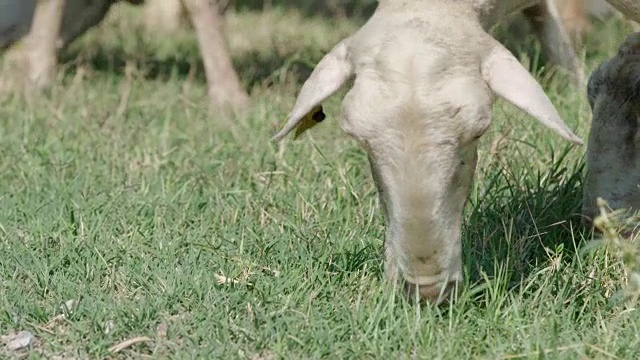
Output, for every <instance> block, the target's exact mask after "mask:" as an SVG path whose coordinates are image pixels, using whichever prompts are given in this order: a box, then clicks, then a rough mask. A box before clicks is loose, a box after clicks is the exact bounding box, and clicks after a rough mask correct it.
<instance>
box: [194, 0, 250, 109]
mask: <svg viewBox="0 0 640 360" xmlns="http://www.w3.org/2000/svg"><path fill="white" fill-rule="evenodd" d="M182 1H183V4H184V6H185V8H186V9H187V12H188V13H189V17H190V19H191V22H192V24H193V27H194V28H195V30H196V36H197V38H198V44H199V46H200V51H201V53H202V61H203V63H204V71H205V75H206V77H207V86H208V88H209V97H210V98H211V101H212V102H213V103H214V104H215V105H217V106H222V107H226V106H231V107H233V108H235V109H240V108H243V107H244V106H246V105H247V103H248V101H249V98H248V96H247V94H246V92H245V91H244V89H243V88H242V85H241V84H240V80H239V78H238V75H237V74H236V72H235V70H234V68H233V64H232V63H231V56H230V55H229V50H228V49H227V45H226V43H225V40H224V34H223V29H222V17H221V16H220V14H219V13H218V4H217V1H216V0H182Z"/></svg>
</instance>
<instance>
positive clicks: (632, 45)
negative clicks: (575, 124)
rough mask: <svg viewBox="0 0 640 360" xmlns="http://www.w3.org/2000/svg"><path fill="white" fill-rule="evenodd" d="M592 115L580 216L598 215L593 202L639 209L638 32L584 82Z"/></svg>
mask: <svg viewBox="0 0 640 360" xmlns="http://www.w3.org/2000/svg"><path fill="white" fill-rule="evenodd" d="M587 95H588V99H589V105H590V106H591V110H592V113H593V120H592V123H591V130H590V133H589V142H588V146H587V156H586V165H587V175H586V178H585V182H584V189H583V191H584V196H583V207H582V213H583V215H584V218H585V219H586V220H587V221H592V220H593V219H594V217H595V216H597V214H598V205H597V198H598V197H600V198H603V199H604V200H606V201H607V202H608V204H609V206H610V207H611V208H612V209H631V210H633V211H638V210H640V32H637V33H634V34H632V35H631V36H629V37H628V38H627V40H626V41H625V42H624V43H622V45H621V46H620V49H619V50H618V53H617V54H616V55H615V56H614V57H613V58H612V59H610V60H607V61H605V62H603V63H602V64H601V65H600V66H599V67H598V68H597V69H596V70H595V71H594V72H593V74H591V77H590V78H589V84H588V87H587Z"/></svg>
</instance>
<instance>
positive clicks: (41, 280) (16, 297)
mask: <svg viewBox="0 0 640 360" xmlns="http://www.w3.org/2000/svg"><path fill="white" fill-rule="evenodd" d="M123 9H124V8H123ZM131 14H133V15H131ZM134 15H135V12H133V13H128V12H127V13H119V14H115V15H114V16H112V17H110V19H109V20H108V21H107V23H106V24H105V25H104V26H102V27H100V28H98V29H94V30H92V32H91V33H90V34H88V36H87V37H85V38H83V39H82V41H81V42H79V43H78V44H76V45H74V47H73V48H72V49H70V50H69V51H68V52H67V53H66V55H65V56H66V59H67V60H68V61H70V62H67V63H66V64H65V65H63V71H61V72H60V77H59V84H58V86H56V87H54V88H53V89H52V90H51V91H50V92H49V93H48V94H47V95H46V96H43V97H41V98H37V99H31V100H29V99H26V98H24V97H23V96H22V95H20V94H19V93H4V94H3V95H2V96H0V118H1V119H2V122H1V123H0V134H1V135H2V140H3V141H2V142H1V143H0V189H2V191H1V193H0V194H2V195H0V335H5V334H9V333H12V332H17V331H20V330H28V331H30V332H32V333H33V334H34V335H35V338H36V340H35V342H34V343H33V344H32V346H31V355H32V356H33V357H34V358H37V356H38V354H42V355H43V356H44V357H53V356H60V358H65V359H66V358H105V357H107V356H115V357H130V358H141V357H151V358H248V359H277V358H321V357H328V358H358V359H361V358H412V357H414V358H427V359H428V358H442V359H465V358H486V359H501V358H502V359H520V358H523V359H528V358H558V359H570V358H607V359H608V358H616V357H617V358H621V359H633V358H637V357H638V355H639V350H638V349H640V338H639V337H638V335H637V334H638V330H639V329H638V324H640V316H639V315H638V312H637V310H636V309H635V306H636V305H637V303H634V302H633V301H628V300H627V301H621V300H617V301H614V300H615V299H619V297H616V295H617V294H618V293H619V291H620V290H623V289H628V286H627V284H628V278H629V276H628V275H629V274H630V273H631V272H629V271H628V262H627V263H625V262H624V260H625V259H627V258H625V257H624V253H625V252H624V251H623V252H621V251H619V250H618V248H616V247H609V248H607V249H604V248H596V249H595V250H593V251H580V249H582V248H583V247H584V246H585V244H589V241H590V240H591V238H592V235H591V233H590V231H587V230H584V229H582V227H581V219H580V216H579V210H580V201H581V191H582V189H581V187H582V171H583V159H582V157H583V154H584V150H585V149H584V148H576V147H571V146H569V145H568V144H567V143H566V142H564V141H563V140H562V139H560V138H559V137H557V136H555V135H554V134H553V133H551V132H550V131H548V130H546V129H545V128H543V127H542V126H541V125H539V124H537V123H535V122H534V121H533V120H531V119H530V118H528V117H527V116H525V115H523V114H521V113H520V112H518V111H517V110H516V109H514V108H513V107H511V106H509V105H507V104H505V103H503V102H498V103H497V104H496V107H495V113H494V114H495V116H494V118H495V120H494V124H493V126H492V128H491V130H490V131H489V132H488V133H487V135H486V136H485V137H484V138H483V140H482V146H481V150H480V161H479V166H478V171H477V176H476V179H477V181H476V184H475V185H474V190H473V193H472V196H471V199H470V201H469V206H468V208H467V215H466V217H465V219H466V222H465V225H464V229H463V254H464V266H465V273H466V280H465V284H464V287H463V288H462V289H461V290H460V294H459V297H458V299H457V300H456V302H455V303H454V304H453V306H450V307H440V308H436V307H432V306H423V307H417V306H414V305H411V304H409V303H408V302H406V301H405V300H404V299H403V298H402V297H400V296H399V295H398V294H397V293H394V292H390V291H389V290H388V289H387V288H385V285H384V283H383V280H382V277H381V272H382V256H381V249H382V243H383V233H384V231H383V230H384V224H383V219H382V216H381V214H380V211H379V209H378V207H377V196H376V192H375V188H374V185H373V182H372V180H371V177H370V173H369V168H368V164H367V161H366V155H365V154H364V152H363V151H362V150H361V149H360V148H359V147H358V146H357V144H356V143H355V142H354V141H352V140H350V139H348V138H347V137H346V136H345V135H343V134H342V133H341V132H340V130H339V129H338V126H337V124H336V117H337V116H338V115H339V104H340V99H339V97H334V98H332V99H331V100H330V101H328V102H327V103H326V104H325V110H326V112H327V114H328V120H327V121H325V122H323V124H322V125H321V126H318V129H317V130H316V129H314V131H313V132H312V133H311V134H310V135H305V136H304V137H303V139H302V140H300V141H296V142H292V141H290V140H287V141H285V142H284V143H283V144H282V145H280V146H275V145H274V144H272V143H270V142H269V138H270V136H271V135H273V134H274V133H275V131H276V130H277V128H278V126H279V125H280V124H282V122H283V120H284V118H285V116H286V112H287V110H288V109H289V108H290V106H291V104H292V102H293V100H294V95H295V93H296V90H297V89H298V88H299V86H300V81H301V80H303V79H304V77H305V76H306V75H307V74H308V73H309V70H310V68H311V66H312V65H313V64H315V63H316V62H317V61H318V60H319V58H320V57H321V56H322V54H323V53H324V52H325V51H327V50H328V49H330V47H331V46H332V45H333V44H334V43H335V42H337V41H338V40H339V39H341V38H342V37H343V36H345V35H347V34H349V33H350V32H351V31H353V29H355V28H357V26H358V24H359V22H360V21H361V20H329V19H323V18H311V19H309V18H306V17H303V16H301V15H299V14H293V13H290V12H286V11H283V10H276V11H274V12H273V13H270V14H268V15H259V14H255V13H238V14H236V13H231V14H229V25H230V31H229V32H230V44H231V47H232V52H233V55H234V62H235V63H236V65H237V66H238V68H239V70H240V72H241V74H243V75H242V79H243V82H244V83H245V85H246V86H247V88H249V89H250V90H251V91H252V95H253V96H252V98H253V101H254V106H253V108H252V109H251V110H249V112H248V113H247V114H245V115H244V116H242V117H240V118H238V119H228V118H222V117H220V116H218V115H217V114H215V113H214V114H211V113H210V112H209V111H208V109H209V106H208V103H207V98H206V91H205V90H204V79H203V75H202V71H201V70H200V69H199V65H198V52H197V46H196V42H195V39H194V37H193V35H192V34H191V33H190V32H189V31H188V30H184V32H183V33H180V34H177V35H176V37H174V38H169V39H167V38H163V39H159V38H154V37H153V36H149V35H148V34H144V33H143V32H142V30H141V28H140V26H139V23H136V22H135V19H136V18H135V16H134ZM123 18H124V19H127V20H126V21H124V20H122V19H123ZM256 24H257V25H256ZM248 25H253V26H254V28H255V27H256V26H257V27H259V28H260V29H261V31H252V32H247V31H244V30H242V29H246V28H247V27H248ZM598 26H600V27H601V28H602V29H603V30H602V31H600V32H598V33H597V34H595V35H594V36H592V37H591V38H590V40H589V42H588V44H589V46H590V47H589V48H588V50H587V51H586V56H587V66H588V68H590V69H591V68H593V67H594V66H595V64H596V62H597V61H600V60H601V59H603V58H604V57H606V56H608V54H609V53H611V52H612V51H613V49H615V48H616V47H617V43H616V41H620V40H622V38H623V37H624V32H625V31H626V29H625V28H623V27H621V26H619V24H618V23H617V22H610V23H606V24H600V25H598ZM527 41H531V40H530V39H528V40H527ZM526 56H527V55H523V57H526ZM534 56H535V55H534ZM127 69H128V70H127ZM535 71H536V75H537V76H538V77H539V78H540V79H541V80H542V81H543V83H544V86H545V89H546V90H547V91H548V93H549V95H550V96H551V98H552V100H553V102H554V103H555V104H556V105H557V106H558V108H559V111H560V112H561V114H562V116H563V117H564V118H565V119H566V121H567V123H568V124H569V126H570V127H571V128H572V129H575V130H576V132H577V133H578V134H580V135H581V136H582V137H583V138H585V137H586V134H587V132H588V128H589V122H590V119H589V112H588V111H587V109H586V106H585V101H584V94H583V93H582V91H581V90H576V89H574V88H572V87H571V86H570V85H569V84H568V83H567V82H566V81H565V80H563V78H562V77H561V76H556V77H554V76H550V73H551V72H550V71H549V70H547V69H545V68H544V67H539V68H537V69H535ZM613 226H615V225H613ZM627 252H628V251H627ZM70 300H73V301H70ZM62 305H65V306H62ZM140 337H146V338H140ZM136 338H137V340H138V341H137V342H135V343H133V344H130V345H129V346H126V347H124V348H123V349H119V348H113V347H112V346H114V345H118V344H121V343H122V342H123V341H126V340H129V339H136ZM114 351H118V352H117V353H114ZM20 354H23V353H10V352H6V351H5V350H1V351H0V356H5V355H7V356H19V355H20Z"/></svg>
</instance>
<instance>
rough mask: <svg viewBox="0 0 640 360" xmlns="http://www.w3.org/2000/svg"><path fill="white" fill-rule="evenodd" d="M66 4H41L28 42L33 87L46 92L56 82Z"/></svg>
mask: <svg viewBox="0 0 640 360" xmlns="http://www.w3.org/2000/svg"><path fill="white" fill-rule="evenodd" d="M64 6H65V0H38V2H37V3H36V8H35V11H34V13H33V21H32V23H31V29H30V30H29V33H28V34H27V36H26V38H25V40H24V47H25V48H24V61H25V62H26V64H25V65H26V71H27V77H28V80H29V83H30V84H31V85H33V86H34V87H35V88H36V89H42V88H44V87H46V86H48V85H49V84H51V82H52V81H53V77H54V75H55V70H56V63H57V50H58V47H59V45H60V44H59V41H58V39H59V34H60V26H61V24H62V16H63V12H64Z"/></svg>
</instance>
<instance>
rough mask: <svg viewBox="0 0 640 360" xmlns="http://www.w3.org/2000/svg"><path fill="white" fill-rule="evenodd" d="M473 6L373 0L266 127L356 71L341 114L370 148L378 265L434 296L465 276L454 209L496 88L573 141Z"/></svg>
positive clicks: (300, 111) (295, 115) (302, 113)
mask: <svg viewBox="0 0 640 360" xmlns="http://www.w3.org/2000/svg"><path fill="white" fill-rule="evenodd" d="M478 17H479V16H478V15H477V13H476V11H475V10H474V8H473V5H472V4H471V1H460V0H457V1H453V0H447V1H445V0H433V1H426V0H425V1H392V0H387V1H381V2H380V6H379V7H378V9H377V10H376V13H375V14H374V15H373V16H372V18H371V19H370V20H369V21H368V22H367V24H365V25H364V26H363V27H362V28H361V29H360V30H359V31H358V32H357V33H356V34H354V35H353V36H351V37H349V38H347V39H346V40H344V41H342V42H340V43H339V44H338V45H337V46H336V47H335V48H333V49H332V50H331V51H330V52H329V53H328V54H327V55H326V56H325V57H324V58H323V59H322V60H321V61H320V63H319V64H318V66H317V67H316V69H315V70H314V71H313V73H312V74H311V76H310V77H309V79H308V80H307V81H306V82H305V83H304V85H303V86H302V89H301V91H300V94H299V96H298V99H297V101H296V103H295V105H294V107H293V110H292V112H291V115H290V117H289V119H288V122H287V124H286V125H285V126H284V128H283V129H282V130H281V131H280V132H279V133H278V134H277V135H275V137H274V140H275V141H277V140H280V139H282V138H283V137H284V136H285V135H287V134H288V133H289V132H290V131H291V130H292V129H294V128H295V127H296V126H297V125H298V124H299V123H300V121H301V120H302V119H308V117H309V114H310V113H311V112H312V109H314V107H316V106H317V105H318V104H319V103H320V102H322V101H323V100H324V99H325V98H327V97H329V96H330V95H331V94H333V93H334V92H336V91H337V90H338V89H339V88H340V87H341V86H342V85H343V84H344V83H345V82H347V80H349V79H351V78H355V79H354V82H353V86H352V88H351V90H350V91H349V92H348V94H347V95H346V97H345V99H344V102H343V108H342V109H343V114H342V118H341V121H340V125H341V128H342V129H343V130H344V131H345V132H346V133H348V134H349V135H351V136H353V137H354V138H355V139H357V140H358V141H359V142H360V144H361V145H362V146H363V147H364V149H365V150H366V151H367V153H368V155H369V160H370V164H371V169H372V172H373V178H374V181H375V183H376V186H377V188H378V192H379V196H380V200H381V204H382V206H383V209H384V214H385V221H386V240H385V255H386V264H385V268H386V269H385V271H386V273H387V276H388V277H389V278H391V279H392V280H394V281H395V280H396V279H397V280H401V281H402V284H403V287H404V289H405V290H406V291H407V293H408V294H409V295H411V296H413V295H412V294H415V293H416V292H417V293H418V295H419V296H420V297H421V298H422V299H425V300H431V301H434V302H440V301H441V300H443V299H445V298H446V295H447V294H448V293H449V290H450V289H451V288H452V286H453V285H455V284H456V283H458V282H459V281H460V280H461V278H462V266H461V254H460V253H461V245H460V231H461V223H462V216H463V210H464V205H465V202H466V199H467V197H468V195H469V192H470V189H471V184H472V181H473V174H474V171H475V166H476V160H477V153H476V148H477V144H478V138H479V137H480V136H481V135H482V134H483V133H484V132H485V131H486V130H487V128H488V127H489V125H490V123H491V108H492V102H493V94H494V93H495V94H498V95H500V96H501V97H503V98H505V99H506V100H507V101H509V102H511V103H512V104H514V105H516V106H518V107H519V108H520V109H522V110H523V111H525V112H527V113H528V114H530V115H532V116H533V117H534V118H535V119H537V120H538V121H540V122H541V123H542V124H544V125H545V126H547V127H549V128H551V129H552V130H554V131H555V132H557V133H558V134H559V135H560V136H562V137H564V138H565V139H567V140H569V141H572V142H574V143H581V140H580V139H579V138H577V137H576V136H575V135H574V134H572V133H571V131H570V130H569V129H568V128H567V127H566V125H565V124H564V123H563V122H562V120H561V119H560V117H559V116H558V114H557V112H556V110H555V109H554V107H553V105H552V104H551V102H550V101H549V99H548V98H547V96H546V95H545V94H544V92H543V91H542V89H541V87H540V86H539V85H538V84H537V83H536V82H535V80H534V79H533V78H532V77H531V76H530V75H529V73H528V72H527V70H526V69H525V68H523V67H522V66H521V65H520V63H519V62H518V61H517V60H516V59H515V58H514V57H513V55H511V54H510V53H509V52H508V51H507V50H506V49H505V48H504V47H503V46H502V45H500V44H499V43H498V42H497V41H495V40H494V39H493V38H492V37H491V36H490V35H488V34H487V33H486V32H485V31H484V30H483V28H482V26H481V24H480V21H479V19H478Z"/></svg>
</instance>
